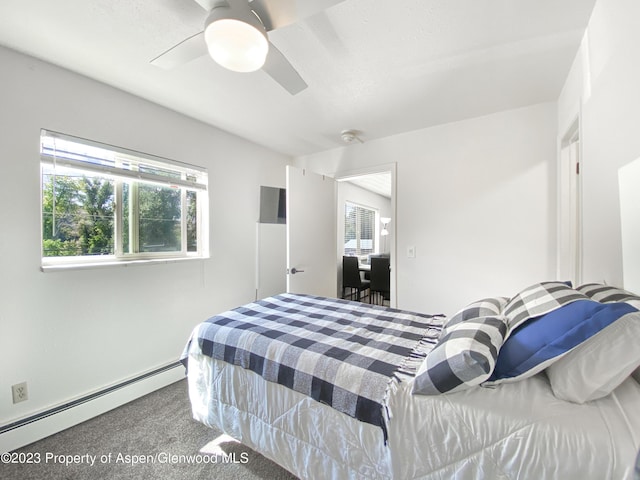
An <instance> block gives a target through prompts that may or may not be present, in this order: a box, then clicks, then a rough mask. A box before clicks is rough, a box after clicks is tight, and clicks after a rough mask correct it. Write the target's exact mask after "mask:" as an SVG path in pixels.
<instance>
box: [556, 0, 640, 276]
mask: <svg viewBox="0 0 640 480" xmlns="http://www.w3.org/2000/svg"><path fill="white" fill-rule="evenodd" d="M639 18H640V2H638V1H637V0H606V1H604V0H598V1H597V2H596V5H595V7H594V10H593V14H592V16H591V19H590V21H589V26H588V28H587V32H586V34H585V36H584V39H583V41H582V45H581V47H580V51H579V52H578V55H577V56H576V59H575V61H574V64H573V67H572V69H571V72H570V74H569V76H568V78H567V82H566V84H565V86H564V89H563V91H562V94H561V96H560V99H559V101H558V123H559V127H560V128H559V133H560V134H562V133H563V132H564V131H565V130H566V129H567V128H568V126H569V124H570V122H571V121H572V119H573V118H575V117H576V115H578V114H579V113H580V112H581V113H582V129H581V138H582V143H581V145H582V167H581V172H582V175H581V177H582V189H583V190H582V191H583V245H584V247H583V261H584V265H583V272H584V273H583V279H584V281H606V282H607V283H610V284H613V285H617V286H623V256H622V240H621V233H620V232H621V223H620V203H619V185H618V170H619V169H621V168H622V167H624V166H625V165H628V164H630V163H632V162H633V161H634V160H636V159H637V158H640V134H639V133H640V132H639V131H638V120H637V118H638V111H640V61H639V57H638V45H640V30H639V29H638V28H637V23H638V19H639ZM636 248H637V246H636ZM626 268H640V267H639V266H633V265H627V266H626Z"/></svg>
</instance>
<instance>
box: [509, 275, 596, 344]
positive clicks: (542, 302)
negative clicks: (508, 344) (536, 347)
mask: <svg viewBox="0 0 640 480" xmlns="http://www.w3.org/2000/svg"><path fill="white" fill-rule="evenodd" d="M576 300H589V297H588V296H586V295H585V294H584V293H581V292H578V291H576V290H574V289H573V288H571V287H570V286H568V285H567V284H566V283H564V282H542V283H536V284H535V285H531V286H530V287H528V288H525V289H524V290H522V291H521V292H520V293H518V294H517V295H516V296H515V297H513V298H512V299H511V300H509V302H507V304H506V305H505V306H504V310H503V315H504V316H505V317H506V318H507V325H508V327H509V332H508V334H507V336H508V335H509V334H511V332H513V331H514V330H515V329H516V328H517V327H518V326H520V325H522V324H523V323H524V322H526V321H527V320H529V319H530V318H534V317H539V316H540V315H544V314H545V313H549V312H551V311H553V310H555V309H557V308H559V307H561V306H563V305H568V304H569V303H571V302H575V301H576ZM505 340H506V339H505Z"/></svg>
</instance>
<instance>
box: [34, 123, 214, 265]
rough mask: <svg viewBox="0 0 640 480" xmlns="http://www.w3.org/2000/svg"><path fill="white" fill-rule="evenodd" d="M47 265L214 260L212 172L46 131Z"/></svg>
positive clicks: (43, 142) (43, 151)
mask: <svg viewBox="0 0 640 480" xmlns="http://www.w3.org/2000/svg"><path fill="white" fill-rule="evenodd" d="M40 165H41V189H42V265H43V267H47V266H56V265H73V264H86V263H109V262H126V261H133V260H137V261H140V260H156V259H169V258H188V257H203V256H206V255H207V245H206V232H207V224H206V220H207V215H206V214H205V213H204V211H205V209H206V206H207V203H208V200H207V172H206V170H204V169H202V168H200V167H195V166H191V165H186V164H182V163H179V162H175V161H171V160H166V159H162V158H158V157H154V156H152V155H147V154H142V153H138V152H134V151H131V150H126V149H123V148H118V147H112V146H110V145H104V144H100V143H97V142H93V141H89V140H84V139H79V138H75V137H71V136H69V135H64V134H60V133H55V132H51V131H47V130H42V131H41V135H40Z"/></svg>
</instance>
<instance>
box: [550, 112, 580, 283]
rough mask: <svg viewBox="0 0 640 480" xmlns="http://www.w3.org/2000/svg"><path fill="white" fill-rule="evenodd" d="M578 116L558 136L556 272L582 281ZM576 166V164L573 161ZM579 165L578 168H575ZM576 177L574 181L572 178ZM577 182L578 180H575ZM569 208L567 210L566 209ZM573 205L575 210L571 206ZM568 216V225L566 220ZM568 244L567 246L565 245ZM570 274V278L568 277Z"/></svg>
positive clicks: (562, 276)
mask: <svg viewBox="0 0 640 480" xmlns="http://www.w3.org/2000/svg"><path fill="white" fill-rule="evenodd" d="M580 118H581V116H580V114H578V115H576V116H575V117H574V119H573V121H572V122H571V123H570V124H569V127H568V128H567V129H566V130H565V132H564V134H563V135H562V136H561V137H559V139H558V165H557V178H558V186H557V195H558V197H557V199H558V201H557V222H556V225H557V246H556V251H557V259H556V265H557V272H556V276H557V278H558V279H559V280H563V281H564V280H571V281H573V282H574V283H575V284H578V285H579V284H580V283H582V274H583V252H582V239H583V233H582V171H583V157H582V129H581V127H582V122H581V121H580ZM574 161H575V162H576V163H577V166H574V165H573V162H574ZM575 168H577V171H576V170H574V169H575ZM572 178H573V180H572ZM573 181H575V183H573ZM567 205H568V208H569V211H567V212H565V211H564V209H565V208H567ZM572 205H573V212H571V211H570V210H571V208H572ZM567 215H568V216H569V220H570V221H569V222H568V224H566V223H565V222H564V221H563V220H565V219H566V217H567ZM565 246H566V247H565ZM567 274H568V275H569V276H570V277H571V278H566V276H567Z"/></svg>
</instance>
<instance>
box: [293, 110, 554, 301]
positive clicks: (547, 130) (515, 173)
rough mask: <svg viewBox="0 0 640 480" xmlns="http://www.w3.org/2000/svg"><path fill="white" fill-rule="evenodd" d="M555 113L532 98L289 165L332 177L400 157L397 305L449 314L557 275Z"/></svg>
mask: <svg viewBox="0 0 640 480" xmlns="http://www.w3.org/2000/svg"><path fill="white" fill-rule="evenodd" d="M555 115H556V107H555V104H551V103H549V104H540V105H534V106H531V107H526V108H521V109H517V110H511V111H506V112H501V113H497V114H493V115H489V116H486V117H481V118H475V119H471V120H465V121H461V122H456V123H451V124H447V125H441V126H437V127H432V128H428V129H424V130H418V131H414V132H409V133H405V134H401V135H395V136H392V137H388V138H384V139H380V140H376V141H371V142H367V143H365V144H359V145H351V146H348V147H344V148H339V149H335V150H331V151H328V152H324V153H320V154H316V155H310V156H306V157H300V158H297V159H296V164H297V166H299V167H307V168H310V169H311V170H315V171H317V172H320V173H325V174H329V175H334V174H336V173H340V172H341V171H343V172H348V171H354V170H358V169H361V168H365V167H367V166H372V165H380V164H388V163H391V162H397V176H396V185H397V202H396V218H394V221H396V251H397V257H398V258H397V302H398V303H397V305H398V307H399V308H405V309H410V310H419V311H423V312H430V313H437V312H442V313H445V314H451V313H453V312H454V311H455V310H457V309H459V308H462V307H463V306H464V305H465V304H466V303H469V302H471V301H474V300H477V299H480V298H483V297H484V296H495V295H513V294H515V293H517V291H518V290H519V289H521V288H523V287H525V286H527V285H529V284H531V283H535V282H539V281H542V280H548V279H552V278H554V277H555V264H556V257H555V242H556V226H555V224H556V210H555V202H556V186H555V185H556V116H555ZM410 246H415V249H416V257H415V258H407V255H406V252H407V248H408V247H410Z"/></svg>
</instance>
